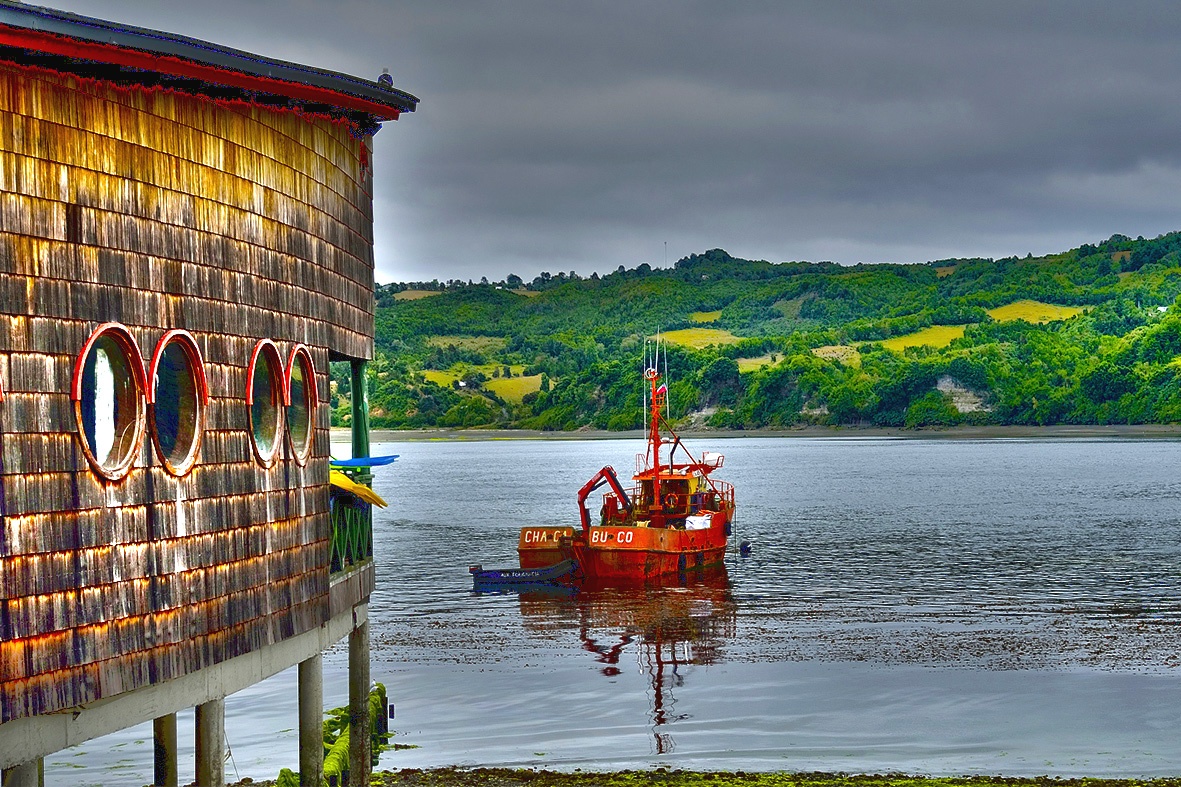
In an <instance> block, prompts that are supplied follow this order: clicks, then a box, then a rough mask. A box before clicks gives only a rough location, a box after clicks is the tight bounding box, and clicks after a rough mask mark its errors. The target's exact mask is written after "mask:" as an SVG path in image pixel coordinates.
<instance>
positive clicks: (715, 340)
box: [661, 328, 741, 350]
mask: <svg viewBox="0 0 1181 787" xmlns="http://www.w3.org/2000/svg"><path fill="white" fill-rule="evenodd" d="M661 336H662V337H664V339H665V340H666V341H669V342H671V343H673V344H679V345H681V346H682V347H692V348H693V349H694V350H700V349H702V348H704V347H708V346H710V345H711V344H734V343H735V342H738V341H741V339H739V338H738V337H737V336H735V335H734V334H732V333H730V332H729V331H723V330H721V329H719V328H682V329H681V330H679V331H669V332H668V333H662V334H661Z"/></svg>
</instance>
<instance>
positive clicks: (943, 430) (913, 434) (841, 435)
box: [332, 424, 1181, 443]
mask: <svg viewBox="0 0 1181 787" xmlns="http://www.w3.org/2000/svg"><path fill="white" fill-rule="evenodd" d="M679 434H680V435H681V436H682V437H684V438H687V439H694V440H700V439H709V440H738V439H750V438H763V437H806V438H812V439H833V440H857V439H865V438H887V439H892V440H1006V439H1008V440H1012V439H1055V440H1057V439H1090V440H1094V439H1111V438H1122V439H1137V440H1173V439H1179V438H1181V424H1114V425H1066V424H1056V425H1052V426H949V427H924V428H922V429H902V428H880V427H851V426H841V427H837V426H804V427H799V428H794V429H750V430H729V429H724V430H723V429H717V430H706V431H689V430H686V431H683V432H679ZM643 437H644V432H642V431H640V430H638V429H637V430H631V431H627V432H608V431H605V430H601V429H580V430H575V431H572V432H543V431H539V430H534V429H407V430H400V429H373V430H371V431H370V433H369V440H370V442H373V443H388V442H426V441H443V442H455V441H472V440H641V439H643ZM348 441H349V430H348V429H345V428H340V427H333V429H332V442H333V443H347V442H348Z"/></svg>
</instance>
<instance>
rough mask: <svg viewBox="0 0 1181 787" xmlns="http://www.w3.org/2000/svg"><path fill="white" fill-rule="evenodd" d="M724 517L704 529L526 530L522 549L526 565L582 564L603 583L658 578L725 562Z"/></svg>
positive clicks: (521, 552)
mask: <svg viewBox="0 0 1181 787" xmlns="http://www.w3.org/2000/svg"><path fill="white" fill-rule="evenodd" d="M726 543H727V537H726V528H725V518H724V517H723V516H717V517H715V521H714V522H713V523H711V525H710V527H708V528H704V529H701V530H681V529H674V528H656V527H637V526H631V525H627V526H619V527H612V526H598V527H592V528H590V529H589V530H588V531H586V532H583V531H577V532H576V531H575V530H574V528H524V529H522V531H521V537H520V541H519V543H518V547H517V551H518V555H519V556H520V563H521V567H522V568H539V567H541V566H548V565H551V564H553V563H555V562H557V561H558V560H566V559H572V560H575V561H577V562H578V565H579V567H580V568H581V569H582V572H583V573H584V574H585V575H586V577H587V578H588V579H593V580H596V581H600V582H615V581H634V580H642V581H647V580H652V579H655V578H657V577H661V576H667V575H676V574H681V573H684V572H686V571H691V570H697V569H703V568H707V567H710V566H716V565H719V564H721V563H722V561H723V559H724V558H725V554H726Z"/></svg>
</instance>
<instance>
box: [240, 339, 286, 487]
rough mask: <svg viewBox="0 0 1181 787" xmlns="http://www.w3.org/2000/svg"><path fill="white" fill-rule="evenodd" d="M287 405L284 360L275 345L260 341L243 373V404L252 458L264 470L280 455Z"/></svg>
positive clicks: (264, 340)
mask: <svg viewBox="0 0 1181 787" xmlns="http://www.w3.org/2000/svg"><path fill="white" fill-rule="evenodd" d="M286 404H287V402H286V396H285V393H284V386H283V360H282V359H281V358H280V357H279V350H278V348H276V347H275V343H274V342H272V341H270V340H269V339H263V340H262V341H260V342H259V343H258V344H256V345H255V347H254V352H253V354H252V355H251V357H250V366H249V368H247V370H246V405H247V408H248V410H249V414H250V441H251V443H252V445H253V446H254V455H255V456H256V457H257V458H258V461H259V462H262V464H263V465H264V466H266V467H270V466H271V465H272V464H274V462H275V457H276V456H277V455H278V453H279V445H280V442H279V440H280V437H281V435H282V430H283V407H284V405H286Z"/></svg>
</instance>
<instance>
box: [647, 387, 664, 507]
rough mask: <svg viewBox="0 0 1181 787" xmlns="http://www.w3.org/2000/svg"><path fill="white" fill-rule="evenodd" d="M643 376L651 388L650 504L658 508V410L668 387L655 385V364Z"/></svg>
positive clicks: (649, 441) (649, 437)
mask: <svg viewBox="0 0 1181 787" xmlns="http://www.w3.org/2000/svg"><path fill="white" fill-rule="evenodd" d="M644 377H645V378H647V380H648V386H649V389H650V390H651V396H650V398H649V405H650V407H651V410H650V411H649V413H648V452H649V453H650V454H651V455H652V505H653V507H655V508H657V509H659V508H660V410H661V408H662V407H664V401H665V399H666V398H667V396H668V388H667V387H665V386H664V385H661V386H660V387H657V385H656V384H657V382H659V381H660V372H659V371H657V370H656V367H655V366H652V367H649V368H648V370H647V371H646V372H644Z"/></svg>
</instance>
